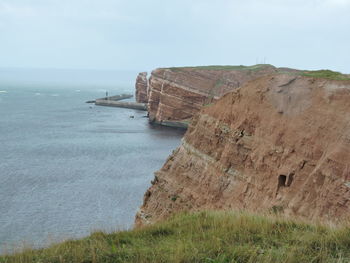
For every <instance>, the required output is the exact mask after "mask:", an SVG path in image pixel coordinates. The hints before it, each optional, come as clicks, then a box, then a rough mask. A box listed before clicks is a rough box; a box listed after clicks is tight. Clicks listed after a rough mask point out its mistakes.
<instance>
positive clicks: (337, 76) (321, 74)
mask: <svg viewBox="0 0 350 263" xmlns="http://www.w3.org/2000/svg"><path fill="white" fill-rule="evenodd" d="M301 75H302V76H306V77H313V78H324V79H332V80H350V76H349V75H345V74H342V73H340V72H336V71H332V70H315V71H304V72H303V73H302V74H301Z"/></svg>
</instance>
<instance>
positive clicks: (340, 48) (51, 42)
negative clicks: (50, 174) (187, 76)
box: [0, 0, 350, 73]
mask: <svg viewBox="0 0 350 263" xmlns="http://www.w3.org/2000/svg"><path fill="white" fill-rule="evenodd" d="M264 61H265V62H266V63H269V64H273V65H276V66H288V67H295V68H300V69H321V68H330V69H333V70H338V71H342V72H345V73H350V0H294V1H293V0H241V1H238V0H215V1H214V0H172V1H168V0H0V67H21V68H27V67H30V68H82V69H84V68H88V69H127V70H151V69H153V68H156V67H165V66H182V65H214V64H215V65H217V64H225V65H236V64H244V65H252V64H256V63H257V62H258V63H262V62H264Z"/></svg>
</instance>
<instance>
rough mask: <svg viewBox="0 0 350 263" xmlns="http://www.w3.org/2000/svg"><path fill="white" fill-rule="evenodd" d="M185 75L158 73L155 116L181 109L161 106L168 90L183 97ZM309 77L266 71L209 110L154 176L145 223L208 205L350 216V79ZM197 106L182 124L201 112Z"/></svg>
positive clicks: (142, 215) (140, 218)
mask: <svg viewBox="0 0 350 263" xmlns="http://www.w3.org/2000/svg"><path fill="white" fill-rule="evenodd" d="M184 74H189V73H188V72H186V71H185V72H184V73H183V72H181V74H180V75H176V74H174V73H173V72H171V71H170V70H157V71H155V72H153V73H152V77H151V85H152V87H153V88H152V89H151V92H153V94H150V100H151V101H150V102H149V104H151V108H150V110H151V111H150V115H151V116H152V118H156V119H157V118H160V119H162V118H167V116H170V114H174V112H173V109H174V107H173V106H172V105H176V104H171V103H169V104H170V106H167V105H168V103H164V104H163V103H161V101H162V100H163V101H164V100H167V98H169V97H170V96H168V95H165V96H164V92H165V91H167V90H174V92H173V93H176V92H179V90H180V89H179V88H176V87H175V88H174V86H175V85H174V84H173V83H174V82H175V79H176V83H177V85H180V83H181V78H182V76H183V75H184ZM198 74H199V73H198ZM229 74H232V73H229ZM304 75H305V76H302V75H293V74H283V73H274V74H270V75H266V74H265V76H263V77H260V78H257V79H256V78H255V79H254V80H252V81H250V82H248V83H246V84H245V85H243V86H242V87H240V88H236V89H234V91H233V92H229V93H227V94H226V95H224V96H223V97H222V98H221V99H219V100H218V101H217V102H215V103H214V104H213V105H210V106H207V107H203V108H202V109H201V111H200V112H199V113H198V114H196V115H195V116H194V117H193V120H192V122H191V124H190V126H189V129H188V131H187V133H186V134H185V137H184V138H183V140H182V144H181V146H180V147H179V148H178V149H176V150H175V151H174V152H173V154H172V155H171V156H170V157H169V158H168V160H167V161H166V163H165V164H164V166H163V167H162V169H161V170H160V171H158V172H156V173H155V178H154V180H153V181H152V186H151V187H150V188H149V189H148V191H147V192H146V194H145V197H144V203H143V206H142V207H141V209H140V211H139V212H138V214H137V216H136V224H137V225H142V224H148V223H153V222H155V221H158V220H161V219H163V218H166V217H168V216H169V215H171V214H172V213H174V212H178V211H184V210H189V211H196V210H203V209H224V210H225V209H238V210H240V209H245V210H250V211H271V210H273V211H279V212H281V213H284V214H286V215H294V216H298V217H302V218H307V219H316V218H320V219H325V220H336V219H342V218H345V217H347V216H349V215H350V167H349V163H350V115H349V112H350V80H330V79H322V78H313V77H307V76H306V74H304ZM161 76H162V77H161ZM164 76H167V77H166V78H167V79H171V80H172V81H170V82H166V81H164V79H165V77H164ZM177 76H178V77H177ZM198 79H201V77H200V76H199V77H198ZM234 81H235V82H233V83H236V84H232V85H236V86H239V85H238V83H237V78H235V80H234ZM208 82H209V81H208ZM214 82H215V80H213V82H212V83H211V84H207V85H204V82H203V86H202V85H199V86H198V87H197V86H196V87H197V90H196V92H194V93H193V96H194V97H195V98H197V97H198V100H194V101H195V102H196V101H198V103H194V105H198V107H200V106H201V105H202V104H203V101H205V99H204V98H202V97H200V95H199V91H198V90H199V89H203V90H205V91H208V89H209V87H210V86H212V85H213V83H214ZM227 82H228V83H231V82H229V81H227ZM170 83H172V84H171V85H170ZM197 83H198V81H197V79H194V80H193V85H197ZM200 83H202V82H200ZM230 85H231V84H230ZM230 85H226V86H224V89H223V91H222V93H214V94H213V95H214V96H213V97H214V98H216V97H217V96H219V95H220V94H224V93H226V91H228V90H227V89H226V88H225V87H229V86H230ZM152 90H153V91H152ZM182 90H184V89H182ZM188 92H192V91H191V90H189V91H188ZM167 93H169V92H167ZM188 94H192V93H188ZM162 96H163V97H162ZM185 96H187V95H185ZM196 96H197V97H196ZM177 97H179V98H181V95H180V94H179V95H178V96H177ZM155 98H158V99H155ZM160 98H161V99H160ZM174 101H176V102H179V103H180V101H181V100H180V99H178V100H174ZM174 103H175V102H174ZM156 105H158V106H156ZM159 105H160V106H161V107H160V106H159ZM188 109H190V108H187V107H186V110H183V111H182V110H181V111H179V113H178V115H176V116H177V118H178V119H182V118H187V117H189V116H190V115H191V114H190V113H194V112H195V110H193V111H188ZM191 109H192V108H191ZM172 116H173V115H172Z"/></svg>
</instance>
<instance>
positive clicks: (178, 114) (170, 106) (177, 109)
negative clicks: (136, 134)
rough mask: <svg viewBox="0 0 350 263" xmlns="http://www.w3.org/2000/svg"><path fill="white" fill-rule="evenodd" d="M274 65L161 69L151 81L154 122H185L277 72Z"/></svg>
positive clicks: (150, 97)
mask: <svg viewBox="0 0 350 263" xmlns="http://www.w3.org/2000/svg"><path fill="white" fill-rule="evenodd" d="M281 70H285V71H291V70H290V69H277V68H275V67H273V66H271V65H256V66H250V67H245V66H207V67H188V68H162V69H156V70H154V71H153V72H152V74H151V77H150V80H149V93H148V94H149V97H148V110H149V117H150V121H151V122H155V123H159V124H164V123H166V122H168V121H170V122H171V121H176V122H184V121H185V122H186V121H187V120H189V119H190V118H191V117H192V116H193V115H194V114H195V113H197V112H198V111H199V110H200V109H201V108H202V107H203V106H205V105H209V104H211V103H212V102H214V101H216V100H217V99H219V98H220V97H221V96H223V95H224V94H226V93H227V92H230V91H232V90H234V89H236V88H238V87H240V86H241V85H243V84H244V83H246V82H247V81H249V80H252V79H256V78H258V77H261V76H263V75H266V74H271V73H274V72H277V71H281Z"/></svg>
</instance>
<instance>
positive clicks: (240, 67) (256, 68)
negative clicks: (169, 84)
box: [169, 64, 273, 71]
mask: <svg viewBox="0 0 350 263" xmlns="http://www.w3.org/2000/svg"><path fill="white" fill-rule="evenodd" d="M264 67H273V66H272V65H269V64H257V65H253V66H243V65H237V66H230V65H224V66H219V65H210V66H197V67H173V68H169V69H170V70H172V71H181V70H183V69H203V70H253V71H254V70H260V69H263V68H264Z"/></svg>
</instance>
